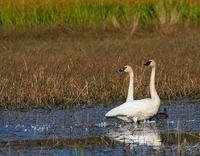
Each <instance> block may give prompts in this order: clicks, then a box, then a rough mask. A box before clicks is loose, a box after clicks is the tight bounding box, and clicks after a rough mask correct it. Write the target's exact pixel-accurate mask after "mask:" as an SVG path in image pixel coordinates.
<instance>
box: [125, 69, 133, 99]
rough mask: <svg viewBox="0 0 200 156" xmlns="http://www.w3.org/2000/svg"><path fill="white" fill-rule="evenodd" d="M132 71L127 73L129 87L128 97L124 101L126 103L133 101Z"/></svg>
mask: <svg viewBox="0 0 200 156" xmlns="http://www.w3.org/2000/svg"><path fill="white" fill-rule="evenodd" d="M133 79H134V75H133V71H132V72H130V73H129V86H128V96H127V99H126V102H132V101H133V83H134V82H133Z"/></svg>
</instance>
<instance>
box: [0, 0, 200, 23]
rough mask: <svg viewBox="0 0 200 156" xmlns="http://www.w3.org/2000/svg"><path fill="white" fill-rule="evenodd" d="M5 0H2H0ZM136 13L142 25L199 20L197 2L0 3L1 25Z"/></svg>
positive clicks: (122, 19)
mask: <svg viewBox="0 0 200 156" xmlns="http://www.w3.org/2000/svg"><path fill="white" fill-rule="evenodd" d="M4 1H5V0H4ZM134 16H138V17H139V21H138V22H140V23H142V24H146V23H150V22H157V23H158V24H177V23H185V22H192V23H199V21H200V4H199V3H198V1H196V2H195V1H191V2H187V1H186V0H175V1H172V0H152V1H150V0H143V1H134V2H126V1H124V2H118V1H112V0H107V1H103V2H101V1H87V2H82V1H80V0H79V1H75V2H71V1H67V0H63V1H59V0H52V1H48V0H46V1H34V0H31V1H28V2H24V1H22V0H21V1H20V0H18V1H11V0H10V1H8V2H6V1H5V4H4V3H2V4H1V3H0V26H1V27H35V26H48V25H52V24H60V23H61V24H63V23H64V24H70V25H76V24H82V23H102V22H113V19H114V20H115V21H117V23H123V24H126V23H128V22H134V21H133V17H134Z"/></svg>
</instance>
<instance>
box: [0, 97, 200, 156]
mask: <svg viewBox="0 0 200 156" xmlns="http://www.w3.org/2000/svg"><path fill="white" fill-rule="evenodd" d="M116 106H117V105H111V106H94V107H72V108H68V109H63V110H58V109H54V110H44V109H33V110H26V111H25V110H15V111H13V110H0V155H72V156H73V155H75V156H76V155H91V156H92V155H97V156H103V155H115V156H118V155H119V156H121V155H178V154H182V155H199V154H200V100H183V101H171V102H168V101H166V102H163V103H162V104H161V108H160V112H162V110H163V109H166V110H167V113H168V115H169V116H168V118H162V116H159V117H156V118H154V119H152V120H151V121H147V122H146V123H140V124H128V123H124V122H122V121H119V120H117V119H106V118H104V115H105V113H106V112H107V111H108V110H110V109H111V108H113V107H116Z"/></svg>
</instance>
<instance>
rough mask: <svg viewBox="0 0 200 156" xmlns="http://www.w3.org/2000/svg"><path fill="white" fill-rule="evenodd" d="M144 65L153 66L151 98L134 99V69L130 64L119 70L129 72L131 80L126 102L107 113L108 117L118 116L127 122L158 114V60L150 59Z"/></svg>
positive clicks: (145, 118)
mask: <svg viewBox="0 0 200 156" xmlns="http://www.w3.org/2000/svg"><path fill="white" fill-rule="evenodd" d="M144 65H145V66H150V67H151V68H152V70H151V77H150V94H151V98H146V99H141V100H134V98H133V70H132V68H131V67H130V66H128V65H126V66H124V67H122V68H121V69H120V70H119V71H120V72H126V73H129V78H130V80H129V87H128V96H127V99H126V102H125V103H123V104H122V105H120V106H118V107H116V108H113V109H111V110H110V111H109V112H107V113H106V115H105V116H106V117H116V118H118V119H121V120H124V121H126V122H137V121H141V120H147V119H149V118H151V117H153V116H154V115H156V114H157V112H158V109H159V107H160V98H159V96H158V94H157V91H156V88H155V73H156V62H155V61H154V60H149V61H147V62H146V63H145V64H144Z"/></svg>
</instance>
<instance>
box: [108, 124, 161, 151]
mask: <svg viewBox="0 0 200 156" xmlns="http://www.w3.org/2000/svg"><path fill="white" fill-rule="evenodd" d="M108 137H109V138H110V139H114V140H115V141H119V142H122V143H124V144H127V145H132V146H134V145H148V146H152V147H153V148H159V147H160V146H161V136H160V134H159V131H158V129H157V127H156V125H152V124H148V125H146V124H141V125H125V126H123V127H121V128H116V127H115V128H112V129H110V130H109V132H108Z"/></svg>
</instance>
